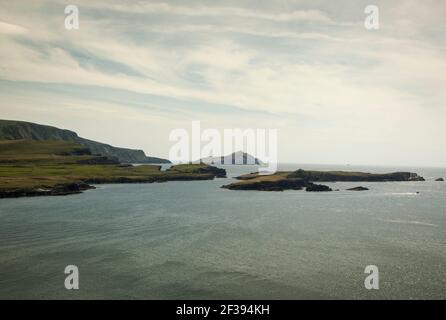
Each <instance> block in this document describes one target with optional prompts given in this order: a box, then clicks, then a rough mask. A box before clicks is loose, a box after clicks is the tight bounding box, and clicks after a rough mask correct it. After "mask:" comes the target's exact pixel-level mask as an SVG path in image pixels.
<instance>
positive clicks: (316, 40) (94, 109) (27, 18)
mask: <svg viewBox="0 0 446 320" xmlns="http://www.w3.org/2000/svg"><path fill="white" fill-rule="evenodd" d="M68 4H75V5H77V6H78V8H79V11H80V28H79V30H66V29H65V27H64V19H65V14H64V8H65V6H66V5H68ZM369 4H373V5H377V6H378V7H379V9H380V29H379V30H375V31H370V30H366V29H365V28H364V19H365V16H366V15H365V14H364V8H365V7H366V6H367V5H369ZM445 15H446V2H445V1H442V0H438V1H434V0H427V1H415V0H402V1H373V2H372V1H370V0H367V1H362V0H359V1H356V0H355V1H353V0H350V1H345V0H342V1H328V0H326V1H317V0H316V1H315V0H313V1H302V0H286V1H285V0H262V1H261V0H257V1H252V0H248V1H240V0H238V1H232V0H230V1H224V0H222V1H216V0H209V1H195V0H191V1H186V0H177V1H164V2H158V1H105V0H104V1H98V0H90V1H58V0H54V1H6V0H0V49H1V50H0V101H1V103H0V118H2V119H17V120H26V121H32V122H38V123H42V124H49V125H54V126H57V127H61V128H67V129H71V130H74V131H76V132H78V134H79V135H81V136H83V137H86V138H90V139H94V140H98V141H102V142H106V143H110V144H113V145H116V146H123V147H132V148H142V149H144V150H145V151H146V153H147V154H149V155H155V156H161V157H167V156H168V152H169V148H170V146H171V145H172V143H171V142H169V141H168V136H169V132H170V131H171V130H172V129H175V128H186V129H187V128H190V126H191V121H192V120H200V121H201V124H202V127H204V128H217V129H224V128H277V129H278V135H279V141H278V142H279V144H278V147H279V162H299V163H333V164H346V163H351V164H372V165H373V164H376V165H425V166H445V164H446V143H445V137H446V134H445V132H446V127H445V121H446V105H445V101H446V90H445V88H444V87H445V84H446V24H445V20H444V17H445Z"/></svg>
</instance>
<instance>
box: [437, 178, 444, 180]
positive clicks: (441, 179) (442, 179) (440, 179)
mask: <svg viewBox="0 0 446 320" xmlns="http://www.w3.org/2000/svg"><path fill="white" fill-rule="evenodd" d="M435 181H444V178H437V179H435Z"/></svg>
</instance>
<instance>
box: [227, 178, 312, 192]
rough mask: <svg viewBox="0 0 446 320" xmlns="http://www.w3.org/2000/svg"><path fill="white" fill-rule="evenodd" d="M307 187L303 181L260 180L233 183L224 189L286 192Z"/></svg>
mask: <svg viewBox="0 0 446 320" xmlns="http://www.w3.org/2000/svg"><path fill="white" fill-rule="evenodd" d="M305 186H306V181H304V180H302V179H283V180H277V181H268V180H260V181H256V182H252V183H251V182H249V183H243V182H237V183H231V184H228V185H225V186H222V188H225V189H230V190H258V191H284V190H302V189H303V188H304V187H305Z"/></svg>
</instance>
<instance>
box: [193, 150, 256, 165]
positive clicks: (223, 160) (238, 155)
mask: <svg viewBox="0 0 446 320" xmlns="http://www.w3.org/2000/svg"><path fill="white" fill-rule="evenodd" d="M200 162H201V163H207V164H227V165H234V164H238V165H247V164H252V165H262V164H263V162H262V161H260V160H259V159H257V158H256V157H254V156H252V155H250V154H248V153H246V152H243V151H237V152H234V153H231V154H228V155H226V156H218V157H206V158H202V159H200Z"/></svg>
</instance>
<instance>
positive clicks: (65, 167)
mask: <svg viewBox="0 0 446 320" xmlns="http://www.w3.org/2000/svg"><path fill="white" fill-rule="evenodd" d="M79 153H80V154H79ZM89 158H94V156H92V155H88V154H85V149H84V148H83V147H82V146H80V145H77V144H75V143H72V142H66V141H30V140H8V141H0V190H8V189H19V188H25V189H28V188H38V187H53V186H55V185H58V184H65V183H71V182H76V183H78V182H86V183H107V182H110V183H112V182H155V181H169V180H201V179H212V178H213V176H211V175H209V174H202V173H199V172H197V170H199V169H200V168H203V167H207V166H206V165H204V164H197V165H181V166H178V170H177V169H176V167H177V166H174V167H173V168H172V169H171V170H169V171H160V166H153V165H143V166H135V167H133V166H121V165H101V164H95V165H86V164H77V163H76V162H77V161H78V160H82V159H89Z"/></svg>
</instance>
